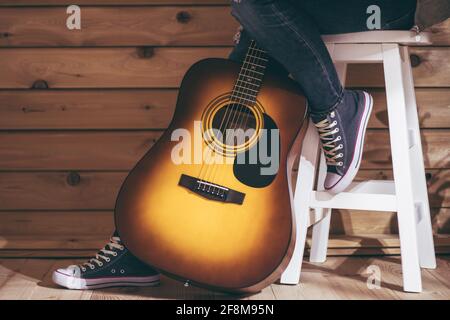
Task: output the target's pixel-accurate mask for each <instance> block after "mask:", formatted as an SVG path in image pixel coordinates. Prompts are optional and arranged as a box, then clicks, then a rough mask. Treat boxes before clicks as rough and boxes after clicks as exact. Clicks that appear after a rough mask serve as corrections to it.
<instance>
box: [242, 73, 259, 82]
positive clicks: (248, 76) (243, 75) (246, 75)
mask: <svg viewBox="0 0 450 320" xmlns="http://www.w3.org/2000/svg"><path fill="white" fill-rule="evenodd" d="M241 76H242V77H245V78H250V79H253V80H258V81H261V79H260V78H255V77H252V76H250V75H248V74H239V77H241Z"/></svg>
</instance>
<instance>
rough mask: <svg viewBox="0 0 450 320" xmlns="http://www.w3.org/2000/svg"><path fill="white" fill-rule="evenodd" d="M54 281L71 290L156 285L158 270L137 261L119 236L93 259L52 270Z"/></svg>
mask: <svg viewBox="0 0 450 320" xmlns="http://www.w3.org/2000/svg"><path fill="white" fill-rule="evenodd" d="M52 278H53V282H55V283H56V284H58V285H60V286H63V287H66V288H69V289H98V288H106V287H117V286H135V287H137V286H139V287H143V286H155V285H158V284H159V273H158V271H156V270H155V269H153V268H151V267H150V266H148V265H146V264H144V263H143V262H141V261H140V260H138V259H137V258H136V257H135V256H133V255H132V254H131V252H130V251H128V249H127V248H125V246H124V245H123V244H122V243H121V241H120V238H119V237H118V236H116V235H113V236H112V237H111V240H110V242H109V243H108V244H107V245H106V246H105V247H104V248H103V249H101V250H100V251H99V252H98V253H97V254H96V255H95V257H94V258H92V259H90V260H89V261H87V262H85V263H83V264H80V265H71V266H68V267H67V268H64V269H58V270H56V271H54V272H53V277H52Z"/></svg>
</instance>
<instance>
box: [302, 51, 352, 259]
mask: <svg viewBox="0 0 450 320" xmlns="http://www.w3.org/2000/svg"><path fill="white" fill-rule="evenodd" d="M334 49H335V47H334V45H333V46H329V48H328V50H329V51H330V54H331V55H333V53H334ZM335 67H336V72H337V74H338V76H339V79H340V80H341V83H342V85H343V86H345V80H346V78H347V63H345V62H338V63H335ZM326 174H327V165H326V162H325V159H324V156H323V153H321V157H320V165H319V176H318V181H317V190H324V189H325V188H324V186H323V184H324V181H325V176H326ZM315 210H316V211H317V210H321V212H320V214H316V216H321V217H322V219H321V220H320V221H318V222H317V223H315V224H314V226H313V230H312V241H311V252H310V255H309V261H310V262H318V263H321V262H325V260H326V259H327V249H328V238H329V235H330V223H331V208H317V209H315Z"/></svg>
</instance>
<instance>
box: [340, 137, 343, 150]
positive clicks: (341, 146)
mask: <svg viewBox="0 0 450 320" xmlns="http://www.w3.org/2000/svg"><path fill="white" fill-rule="evenodd" d="M339 140H341V139H339ZM342 148H344V145H342V144H340V145H339V149H342Z"/></svg>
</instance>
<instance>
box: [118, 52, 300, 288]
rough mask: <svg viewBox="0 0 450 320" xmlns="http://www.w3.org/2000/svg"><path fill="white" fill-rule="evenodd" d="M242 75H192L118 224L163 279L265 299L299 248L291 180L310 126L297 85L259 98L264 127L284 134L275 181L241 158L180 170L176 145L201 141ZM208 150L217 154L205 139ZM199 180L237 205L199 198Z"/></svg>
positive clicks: (130, 184)
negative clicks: (201, 127) (181, 135)
mask: <svg viewBox="0 0 450 320" xmlns="http://www.w3.org/2000/svg"><path fill="white" fill-rule="evenodd" d="M239 72H240V65H239V64H237V63H234V62H231V61H229V60H225V59H206V60H202V61H200V62H198V63H196V64H195V65H193V66H192V67H191V68H190V70H189V71H188V72H187V74H186V75H185V77H184V79H183V82H182V85H181V88H180V92H179V97H178V101H177V106H176V110H175V113H174V116H173V119H172V122H171V124H170V125H169V128H168V129H167V130H166V131H165V133H164V134H163V135H162V137H161V138H160V139H159V141H158V142H157V143H156V144H155V145H154V146H153V147H152V148H151V150H149V151H148V152H147V154H146V155H145V156H144V157H143V158H142V159H141V160H140V161H139V162H138V164H137V165H136V166H135V167H134V169H133V170H132V171H131V172H130V174H129V175H128V177H127V178H126V180H125V182H124V184H123V186H122V188H121V190H120V192H119V195H118V198H117V202H116V208H115V221H116V227H117V230H118V232H119V234H120V236H121V238H122V240H123V241H124V244H125V245H126V246H127V248H128V249H129V250H130V251H131V252H132V253H133V254H135V255H136V256H137V257H138V258H140V259H141V260H142V261H144V262H146V263H148V264H149V265H152V266H153V267H155V268H156V269H158V270H160V271H161V272H163V273H165V274H167V275H169V276H172V277H174V278H176V279H179V280H182V281H186V280H189V281H190V282H191V283H192V284H196V285H199V286H204V287H208V288H211V289H216V290H221V291H227V292H256V291H259V290H261V289H262V288H263V287H265V286H267V285H269V284H271V283H272V282H274V281H275V280H277V279H278V278H279V277H280V275H281V273H282V271H283V270H284V268H285V267H286V266H287V264H288V263H289V260H290V258H291V255H292V251H293V247H294V240H295V228H294V227H295V221H294V214H293V210H292V193H291V191H290V190H291V188H290V185H291V179H290V176H291V170H292V166H293V162H294V156H295V155H296V151H298V149H299V148H300V147H301V141H302V139H303V137H304V134H305V132H306V128H307V126H308V121H307V120H306V119H307V109H306V101H305V98H304V97H303V96H302V95H301V93H300V91H299V88H298V86H297V84H296V83H295V82H294V81H292V80H290V79H288V78H281V77H277V76H276V75H272V74H266V75H265V78H264V82H263V83H262V85H261V88H260V90H259V93H258V96H257V101H258V106H259V108H260V109H259V110H260V112H261V114H260V115H259V116H255V118H258V117H259V127H260V128H266V129H278V130H279V137H278V141H279V156H278V158H279V168H278V170H277V172H276V173H275V174H269V175H263V174H261V173H260V171H261V170H259V169H260V168H261V166H264V165H262V164H261V163H259V162H258V164H237V163H236V159H235V158H236V157H232V158H233V159H234V161H229V162H228V163H224V164H201V163H193V164H189V163H181V164H180V163H174V161H173V157H174V150H177V149H176V148H177V145H178V146H179V144H180V141H178V139H177V141H172V135H173V134H175V133H176V132H177V131H176V130H177V129H180V128H183V129H184V131H183V132H185V133H189V134H190V135H191V137H192V138H193V137H194V136H195V135H196V134H198V130H197V129H196V127H195V123H196V122H195V121H197V124H198V123H199V122H198V121H202V123H205V122H206V121H207V119H206V118H205V117H206V116H207V114H208V110H212V109H214V108H215V109H216V111H217V110H220V109H221V107H220V105H222V106H223V105H226V103H225V104H224V103H223V101H227V99H229V95H230V91H231V89H232V88H233V86H234V85H235V82H236V78H237V77H238V75H239ZM228 101H229V100H228ZM217 106H219V107H217ZM208 108H209V109H208ZM255 112H256V111H255ZM258 112H259V111H258ZM209 114H213V115H212V117H214V112H209ZM216 114H217V113H216ZM261 115H262V116H261ZM222 116H223V118H222V120H223V119H226V118H225V116H224V115H222ZM261 119H262V120H261ZM255 121H256V120H255ZM256 122H258V121H256ZM175 136H177V135H175ZM197 138H198V135H197ZM200 138H201V131H200ZM185 140H186V139H185ZM193 140H194V139H192V141H193ZM295 141H296V142H295ZM184 142H186V141H184ZM294 142H295V144H294ZM257 144H258V142H256V144H254V145H253V146H251V147H250V148H248V149H246V151H245V150H244V151H243V152H249V150H250V149H251V148H255V147H256V145H257ZM200 145H201V147H202V148H203V149H205V150H208V149H209V150H211V148H210V147H209V146H208V143H207V142H206V141H205V139H200ZM294 145H295V148H296V149H295V150H294V149H292V150H291V147H292V146H294ZM187 149H188V151H186V149H185V151H184V155H186V154H188V153H189V152H190V153H191V155H192V157H193V155H194V153H195V150H194V149H195V147H194V142H192V143H191V146H190V147H189V144H188V147H187ZM175 153H176V152H175ZM227 158H230V156H228V157H227ZM233 159H232V160H233ZM205 172H206V175H205ZM208 172H209V173H208ZM199 174H200V175H201V174H203V177H201V179H202V180H201V181H207V183H210V184H213V185H214V186H216V185H217V186H218V187H217V188H218V189H217V190H219V191H220V190H222V191H223V192H227V195H225V198H227V200H224V199H221V198H220V197H218V196H217V195H216V194H214V193H213V194H207V192H206V190H198V189H195V188H194V187H195V186H194V185H193V184H192V183H194V182H196V181H197V182H198V181H200V180H195V179H196V177H198V176H199ZM208 174H209V175H208ZM183 177H184V178H183ZM199 183H200V182H199ZM205 183H206V182H205ZM207 186H211V185H207ZM220 186H222V187H223V189H221V187H220ZM204 187H205V186H204V185H203V189H204ZM199 188H200V187H199ZM226 190H228V191H226ZM231 190H232V191H231ZM202 192H203V193H202ZM217 193H220V192H217ZM216 196H217V198H215V197H216Z"/></svg>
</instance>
